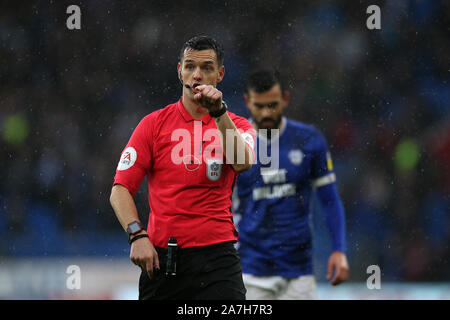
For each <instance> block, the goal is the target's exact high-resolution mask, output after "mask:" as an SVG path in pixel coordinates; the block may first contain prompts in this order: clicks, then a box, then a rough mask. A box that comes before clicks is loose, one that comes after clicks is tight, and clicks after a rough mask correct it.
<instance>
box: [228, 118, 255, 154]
mask: <svg viewBox="0 0 450 320" xmlns="http://www.w3.org/2000/svg"><path fill="white" fill-rule="evenodd" d="M233 122H234V124H235V125H236V128H237V129H238V131H239V133H240V134H241V136H242V138H243V139H244V141H245V143H247V144H248V145H249V146H250V148H251V150H252V152H253V159H256V156H255V142H256V132H255V129H254V128H253V126H252V125H251V123H250V122H249V121H248V120H247V119H245V118H243V117H236V118H234V119H233Z"/></svg>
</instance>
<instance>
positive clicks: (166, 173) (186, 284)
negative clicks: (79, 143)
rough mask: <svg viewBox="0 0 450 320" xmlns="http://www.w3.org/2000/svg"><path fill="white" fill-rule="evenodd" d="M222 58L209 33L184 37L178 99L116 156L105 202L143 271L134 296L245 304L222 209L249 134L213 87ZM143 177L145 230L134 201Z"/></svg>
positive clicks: (248, 150)
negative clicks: (145, 182)
mask: <svg viewBox="0 0 450 320" xmlns="http://www.w3.org/2000/svg"><path fill="white" fill-rule="evenodd" d="M223 57H224V51H223V48H222V46H221V45H220V44H219V43H218V42H217V41H216V40H214V39H212V38H210V37H206V36H200V37H194V38H192V39H190V40H189V41H187V42H186V43H185V44H184V45H183V46H182V48H181V51H180V57H179V62H178V66H177V69H178V77H179V79H180V81H181V83H182V84H183V92H182V97H181V98H180V99H179V101H177V102H175V103H172V104H169V105H167V106H166V107H165V108H163V109H160V110H157V111H155V112H152V113H150V114H149V115H147V116H146V117H144V118H143V119H142V120H141V121H140V123H139V124H138V125H137V127H136V128H135V130H134V132H133V134H132V135H131V138H130V140H129V141H128V143H127V145H126V146H125V148H124V150H123V152H122V154H121V158H120V161H119V164H118V166H117V169H116V175H115V178H114V184H113V187H112V191H111V196H110V202H111V206H112V207H113V209H114V212H115V214H116V216H117V218H118V220H119V222H120V224H121V225H122V227H123V228H124V230H126V232H127V233H128V239H129V243H130V244H131V249H130V259H131V261H132V262H133V263H134V264H136V265H138V266H140V267H141V269H142V273H141V276H140V279H139V299H144V300H147V299H149V300H159V299H177V300H180V299H189V300H192V299H199V300H205V299H211V300H213V299H224V300H228V299H232V300H234V299H239V300H243V299H245V293H246V289H245V287H244V284H243V281H242V269H241V263H240V258H239V255H238V253H237V252H236V250H235V248H234V245H233V244H234V243H235V242H236V241H237V239H238V233H237V231H236V229H235V225H234V223H233V218H232V213H231V211H230V208H231V195H232V189H233V186H234V184H235V182H236V178H237V175H238V174H239V173H240V172H244V171H246V170H249V169H250V168H251V167H252V164H253V162H254V158H255V153H254V150H253V147H254V141H255V132H254V129H253V127H252V125H251V124H250V123H249V122H248V120H246V119H245V118H243V117H239V116H237V115H235V114H233V113H231V112H229V111H227V105H226V104H225V102H223V100H222V92H220V91H219V90H218V89H217V88H216V85H217V83H219V82H221V81H222V79H223V77H224V75H225V67H224V65H223ZM211 132H213V133H216V134H213V135H211V134H207V133H211ZM230 133H232V134H234V137H233V136H230ZM211 136H214V137H213V138H211ZM230 137H233V138H230ZM145 176H147V180H148V190H149V204H150V209H151V210H150V212H151V213H150V216H149V223H148V227H147V229H145V228H144V226H142V224H141V222H140V221H139V216H138V213H137V209H136V206H135V203H134V200H133V196H134V195H135V193H136V192H137V189H138V188H139V185H140V184H141V182H142V180H143V178H144V177H145ZM169 240H170V241H171V243H172V245H173V246H172V245H171V246H170V249H168V243H169Z"/></svg>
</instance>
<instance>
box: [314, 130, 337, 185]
mask: <svg viewBox="0 0 450 320" xmlns="http://www.w3.org/2000/svg"><path fill="white" fill-rule="evenodd" d="M311 139H313V141H312V143H313V146H314V155H313V159H312V160H313V161H312V167H311V180H312V183H313V186H314V187H316V188H318V187H321V186H324V185H327V184H330V183H334V182H335V181H336V175H335V173H334V171H333V161H332V160H331V154H330V151H329V150H328V147H327V143H326V140H325V138H324V136H323V135H322V134H321V133H320V132H316V134H315V135H314V136H313V137H311Z"/></svg>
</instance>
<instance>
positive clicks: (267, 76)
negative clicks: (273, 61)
mask: <svg viewBox="0 0 450 320" xmlns="http://www.w3.org/2000/svg"><path fill="white" fill-rule="evenodd" d="M277 83H278V84H279V85H280V88H281V93H284V83H283V79H281V76H280V72H279V71H278V70H276V69H273V70H269V69H261V70H257V71H254V72H252V73H251V74H250V75H249V77H248V79H247V85H246V88H247V93H248V92H249V91H250V90H252V91H255V92H257V93H262V92H266V91H268V90H270V89H271V88H272V87H273V86H274V85H276V84H277Z"/></svg>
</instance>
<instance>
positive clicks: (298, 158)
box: [288, 149, 304, 166]
mask: <svg viewBox="0 0 450 320" xmlns="http://www.w3.org/2000/svg"><path fill="white" fill-rule="evenodd" d="M303 157H304V154H303V152H302V151H301V150H298V149H296V150H291V151H289V154H288V158H289V160H291V163H292V164H293V165H295V166H299V165H300V164H301V163H302V161H303Z"/></svg>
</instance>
